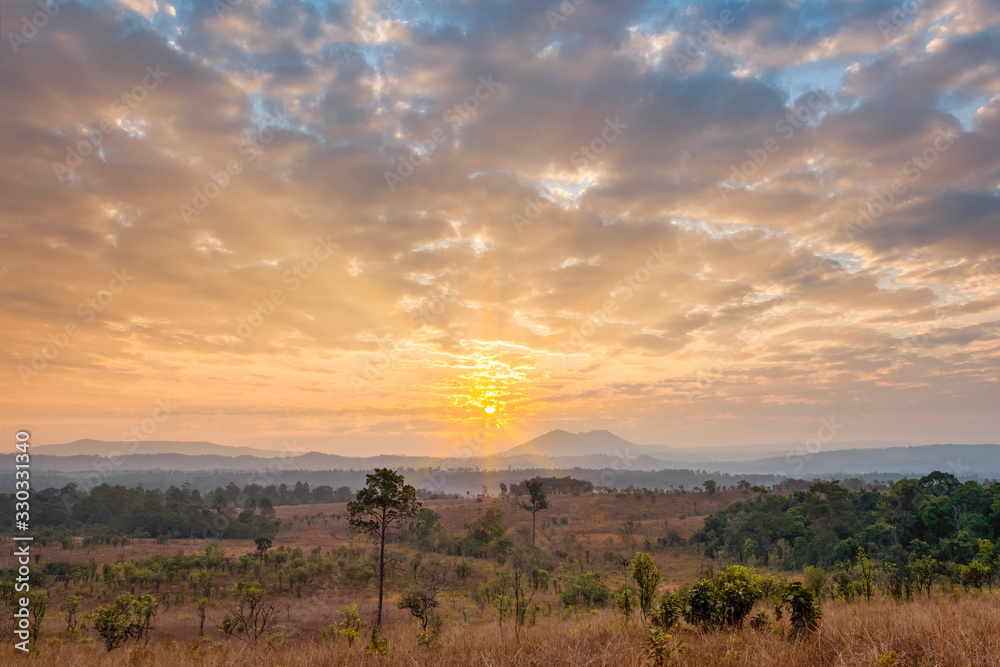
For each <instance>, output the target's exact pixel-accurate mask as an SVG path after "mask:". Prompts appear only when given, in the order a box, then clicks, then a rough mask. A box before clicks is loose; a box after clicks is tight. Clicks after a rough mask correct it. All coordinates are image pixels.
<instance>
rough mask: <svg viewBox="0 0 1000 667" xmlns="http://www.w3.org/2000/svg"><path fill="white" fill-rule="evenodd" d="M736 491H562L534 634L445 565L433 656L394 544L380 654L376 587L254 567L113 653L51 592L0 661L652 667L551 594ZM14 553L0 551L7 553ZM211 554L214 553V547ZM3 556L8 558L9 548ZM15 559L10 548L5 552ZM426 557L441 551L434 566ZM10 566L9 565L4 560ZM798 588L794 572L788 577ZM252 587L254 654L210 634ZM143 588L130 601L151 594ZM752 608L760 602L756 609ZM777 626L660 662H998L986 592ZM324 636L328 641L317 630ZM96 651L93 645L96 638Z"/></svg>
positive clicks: (700, 636)
mask: <svg viewBox="0 0 1000 667" xmlns="http://www.w3.org/2000/svg"><path fill="white" fill-rule="evenodd" d="M741 497H742V496H741V495H740V494H739V493H738V492H736V491H720V492H719V493H717V494H715V495H714V496H711V497H709V496H708V495H707V494H704V493H668V494H657V495H656V496H655V499H653V498H652V497H649V496H647V497H641V498H637V497H636V496H633V495H619V496H616V495H614V494H602V495H596V496H579V497H572V496H555V497H551V498H550V506H549V508H548V509H547V510H545V511H544V512H542V513H540V514H539V515H538V517H539V545H540V546H541V547H542V548H543V549H544V550H545V551H546V552H547V553H549V554H558V555H557V556H553V557H552V559H551V562H552V566H551V569H552V573H551V574H552V579H553V581H552V586H551V587H549V588H547V589H545V590H538V591H535V592H534V593H533V595H534V598H533V600H532V602H533V604H535V605H538V610H537V612H536V613H534V614H532V615H531V617H530V619H529V621H528V623H527V624H526V625H525V626H524V627H523V629H522V630H521V631H520V633H518V634H517V635H515V632H514V624H513V622H512V620H511V619H509V618H508V619H506V620H505V621H504V622H503V624H502V625H501V624H500V623H498V617H497V613H496V611H495V610H494V609H493V608H492V607H490V606H489V605H484V604H481V603H480V602H478V601H477V600H475V599H474V596H473V591H474V588H475V586H476V585H477V584H480V583H482V582H487V581H490V580H492V579H493V578H494V577H495V574H496V572H497V571H498V570H499V569H500V568H501V566H500V565H499V564H498V563H497V562H496V561H495V560H492V559H470V558H459V557H456V556H447V557H440V558H442V559H443V560H444V561H446V562H447V563H448V565H449V567H453V565H454V564H455V563H457V562H458V561H459V560H462V561H464V562H466V563H469V564H470V565H471V573H470V574H469V575H468V576H467V577H466V578H465V579H464V580H459V579H458V578H457V577H452V578H451V579H450V581H449V583H448V584H447V585H446V586H445V588H444V589H443V591H442V593H441V594H439V595H438V601H439V606H438V608H437V611H438V613H440V615H441V617H442V619H443V621H444V622H443V629H442V630H441V633H440V635H439V637H438V638H437V640H436V641H435V642H434V643H433V644H432V645H431V646H430V647H428V646H422V645H420V644H419V643H418V641H417V634H418V632H419V631H420V627H419V625H418V623H417V620H416V619H415V618H413V617H412V616H411V615H410V614H409V613H408V612H407V611H405V610H400V609H397V608H396V605H395V604H394V601H395V599H396V598H397V597H398V595H399V594H400V592H401V591H402V590H403V589H404V588H405V587H406V585H407V584H408V583H409V582H411V581H412V580H413V575H412V572H411V571H410V568H411V563H412V558H413V556H414V555H415V554H416V551H415V549H414V548H413V547H412V546H408V545H405V544H403V545H396V546H395V547H394V548H393V551H392V555H393V561H394V565H395V567H394V568H393V569H392V573H391V576H390V577H389V579H388V584H387V599H388V602H387V618H386V620H385V622H384V631H383V637H384V638H385V639H386V640H387V645H388V651H387V653H385V654H384V655H375V654H372V653H370V652H366V650H365V643H366V642H365V640H366V639H367V636H368V629H367V628H368V624H370V623H371V620H372V617H373V612H374V606H375V598H376V590H375V588H374V585H373V583H372V582H371V581H368V582H367V583H361V584H359V583H357V582H350V581H345V580H344V578H343V577H341V576H340V575H339V574H338V573H337V572H327V573H326V574H321V575H318V576H315V577H310V578H309V580H308V581H306V583H305V585H304V586H303V587H302V590H301V591H300V592H299V594H296V593H293V592H292V587H291V586H290V585H289V583H288V582H287V581H281V580H280V575H279V574H278V572H277V569H276V568H273V567H269V566H267V565H266V564H265V565H264V566H263V567H260V569H259V571H257V570H255V571H254V572H252V573H250V574H248V573H246V572H239V571H234V572H229V571H221V572H218V573H216V574H215V575H213V576H214V579H213V587H214V593H213V595H212V600H211V603H210V605H209V607H208V609H207V610H206V620H205V631H204V637H199V636H198V628H199V622H200V621H199V618H198V613H197V611H196V606H195V603H196V599H195V598H196V597H197V596H196V595H195V594H194V593H193V592H192V591H191V590H190V586H189V583H188V581H187V580H186V578H185V577H184V576H176V577H173V578H172V579H169V580H164V581H161V582H159V585H158V590H156V591H155V594H156V595H157V597H158V599H159V600H160V613H159V614H158V616H157V618H156V621H155V624H154V629H153V632H152V635H151V638H150V640H149V643H148V645H133V644H132V643H129V644H126V646H125V647H123V648H119V649H116V650H114V651H112V652H110V653H109V652H107V651H105V650H104V647H103V645H102V644H101V641H100V638H99V637H98V636H97V633H96V632H95V631H94V629H93V624H92V622H86V621H85V622H84V627H83V628H82V629H78V630H77V631H76V632H74V633H68V632H67V631H66V628H65V626H66V622H65V620H64V614H63V613H62V612H60V610H59V608H60V606H61V604H62V603H63V601H65V599H66V598H67V596H69V595H72V594H78V595H81V596H82V597H83V607H84V611H90V610H92V609H94V608H95V607H97V606H99V605H102V604H107V603H109V602H111V601H113V600H114V597H115V591H112V590H109V589H108V587H107V586H106V585H104V583H103V582H101V581H97V580H92V581H89V582H74V583H67V584H66V585H58V586H51V587H50V589H49V591H48V592H49V596H50V602H49V609H48V612H47V614H46V617H45V620H44V623H43V624H42V627H41V632H40V636H39V640H38V643H37V645H35V646H34V647H33V650H32V654H31V655H30V656H24V655H21V654H19V652H17V651H15V650H14V648H13V647H12V646H10V645H4V646H2V647H0V664H15V660H16V661H17V664H22V663H24V662H25V660H26V661H27V663H30V664H33V665H38V666H39V667H50V666H51V667H56V666H59V667H64V666H67V665H84V666H90V665H93V666H95V667H96V666H108V667H110V666H118V665H121V666H125V665H149V666H150V667H152V666H158V665H163V666H167V665H169V666H170V667H181V666H187V665H192V666H193V665H202V666H216V665H218V666H222V665H268V666H271V665H273V666H281V667H306V666H314V665H315V666H319V665H440V666H451V665H455V666H458V665H462V666H465V665H483V666H486V665H540V666H541V665H616V666H620V667H625V666H629V665H637V666H638V665H643V664H648V663H647V656H646V653H645V651H644V647H643V639H644V637H645V636H646V634H647V632H648V627H647V625H646V624H645V622H644V621H643V620H642V617H641V615H639V614H634V615H632V616H631V617H630V618H625V617H623V616H622V614H620V613H618V612H617V611H615V610H613V609H612V607H611V606H610V605H609V606H606V607H603V608H600V609H596V610H591V609H587V608H580V609H572V610H569V609H566V608H565V607H564V605H562V604H560V602H559V597H558V593H557V590H558V588H559V587H560V585H564V584H565V582H566V581H567V580H568V579H569V578H571V577H573V576H576V575H578V574H580V573H582V572H584V571H591V570H593V571H596V572H598V573H599V574H600V576H601V577H602V578H603V579H604V580H605V581H606V582H607V583H608V584H609V585H610V586H611V587H612V588H615V587H617V586H619V585H621V584H622V583H624V582H625V576H624V574H623V573H622V572H621V570H620V569H618V568H617V567H616V565H615V564H614V563H613V562H612V560H611V559H610V558H608V557H606V554H607V553H608V552H611V553H615V554H623V555H624V554H627V553H628V552H629V549H628V548H627V547H626V545H623V544H622V541H623V536H622V534H621V527H622V525H623V523H624V522H626V521H630V520H631V521H633V522H636V523H637V524H638V528H637V529H636V531H635V534H634V536H633V538H632V539H634V540H635V542H634V544H633V545H632V548H633V549H638V550H646V539H647V538H651V539H652V541H653V543H654V544H655V536H657V535H663V534H664V533H665V532H666V531H668V530H676V531H677V532H678V534H679V535H680V536H682V537H684V538H687V537H689V536H690V535H691V534H692V533H694V532H695V531H696V530H698V529H699V528H700V527H701V526H702V523H703V518H704V516H705V515H707V514H708V513H709V512H712V511H716V510H719V509H722V508H724V507H726V506H728V505H729V504H731V503H732V502H734V501H735V500H738V499H740V498H741ZM424 505H425V507H429V508H430V509H433V510H434V511H435V512H438V513H439V514H440V515H441V521H442V523H443V524H444V527H445V528H446V530H447V531H448V532H450V533H455V534H462V533H464V531H465V529H466V526H468V525H469V524H470V523H472V522H473V521H475V520H476V519H477V518H478V517H480V516H481V515H483V513H484V512H485V510H486V509H487V508H491V507H496V508H499V509H501V510H502V511H503V512H504V520H505V523H506V525H507V530H508V534H510V535H512V536H513V537H514V538H515V539H517V540H524V539H527V540H529V541H530V525H531V517H530V514H529V513H527V512H525V511H523V510H520V509H518V507H517V506H516V504H514V503H511V502H509V501H507V500H502V499H496V498H491V499H485V500H483V501H477V500H474V499H467V500H437V501H427V502H425V503H424ZM276 510H277V515H278V517H279V518H281V519H282V528H281V531H280V532H279V534H278V536H277V538H276V539H275V540H274V547H275V549H277V548H278V547H280V546H283V547H286V548H287V549H293V548H295V547H299V548H301V549H302V550H303V552H304V553H306V554H308V553H309V552H310V551H313V550H314V549H317V548H318V549H319V550H320V552H321V553H323V554H326V553H329V552H331V551H335V550H337V549H338V548H342V547H352V546H353V547H359V548H364V549H366V553H368V554H370V553H371V549H372V546H371V544H370V542H368V541H367V540H366V539H365V538H364V537H363V536H359V535H357V534H355V533H353V532H352V531H351V530H350V529H349V527H348V524H347V521H346V517H345V512H346V508H345V505H344V504H331V505H307V506H285V507H278V508H276ZM8 544H9V543H8ZM214 544H215V545H220V544H219V543H214ZM208 545H209V542H207V541H204V540H171V541H169V542H166V543H157V542H156V541H155V540H134V541H132V542H131V543H129V544H126V545H123V546H110V545H102V546H93V545H92V546H90V547H87V548H84V547H82V546H81V545H80V543H79V541H78V542H77V545H76V546H74V547H73V548H70V549H63V548H61V547H60V546H58V545H49V546H46V547H41V548H40V549H38V553H39V554H40V559H41V563H42V564H44V563H46V562H52V561H69V562H87V561H89V560H91V559H96V561H97V562H98V563H99V564H101V565H103V564H106V563H116V562H129V561H138V560H142V559H146V558H149V557H150V556H153V555H155V554H177V553H178V552H179V551H184V552H186V553H199V552H203V551H204V550H205V548H206V546H208ZM220 546H222V547H223V548H224V549H225V551H226V554H227V555H229V556H240V555H243V554H251V553H254V551H255V546H254V544H253V542H252V541H249V540H243V541H225V542H224V543H222V544H221V545H220ZM3 551H4V552H5V553H4V554H3V560H5V561H9V560H10V558H11V556H10V555H9V554H8V553H7V552H8V549H4V550H3ZM10 553H12V550H11V551H10ZM432 557H435V556H432ZM653 557H654V559H655V560H656V564H657V566H658V567H659V569H660V572H661V574H662V580H661V583H660V590H661V592H665V591H667V590H672V589H675V588H676V587H677V586H680V585H684V584H689V583H691V582H692V581H693V580H694V579H695V578H696V577H697V575H698V573H699V572H700V571H701V570H702V569H703V568H705V567H708V566H711V565H713V563H712V561H710V560H709V559H707V558H705V557H703V556H701V555H698V554H697V553H694V552H692V551H691V550H690V549H689V548H687V547H673V548H659V549H654V550H653ZM9 564H10V563H9V562H5V563H3V565H9ZM782 574H784V575H785V576H788V577H789V578H794V577H796V576H797V575H796V574H795V573H782ZM248 580H255V581H258V582H260V584H261V585H262V586H264V588H266V589H267V590H268V596H269V598H270V599H271V600H272V601H273V602H274V603H275V605H276V607H277V609H278V615H277V622H278V624H279V625H280V627H279V628H278V632H277V633H275V634H273V635H270V636H269V637H267V638H266V639H262V640H261V641H260V642H259V643H258V644H257V645H256V646H250V645H248V644H247V643H246V642H243V641H240V640H237V639H234V638H231V637H227V636H226V635H224V634H223V633H222V632H221V631H220V630H219V628H218V625H219V623H220V622H221V620H222V618H223V616H224V615H225V614H226V613H227V610H228V609H229V608H230V607H231V606H232V604H233V598H234V596H235V593H234V591H233V585H234V584H235V583H236V582H238V581H248ZM146 589H149V590H152V589H151V588H149V587H148V586H147V587H146V588H143V587H141V586H140V587H139V590H136V591H135V592H136V593H139V592H144V591H145V590H146ZM348 604H357V605H358V608H359V611H360V614H361V618H362V621H363V623H364V624H365V627H364V628H363V630H362V637H361V639H360V640H359V641H356V642H354V643H353V644H349V643H348V641H347V640H346V639H345V638H344V637H342V636H338V635H336V634H335V633H331V632H330V631H329V628H330V626H331V625H332V624H334V623H336V622H337V620H338V618H339V617H338V614H337V612H338V611H339V610H342V609H343V608H344V607H345V606H346V605H348ZM759 607H760V608H761V609H765V608H766V605H764V604H763V603H760V604H759ZM783 627H784V626H783V625H781V624H780V623H779V622H778V621H776V620H774V619H773V615H772V620H771V622H770V625H769V627H768V628H767V629H763V630H759V629H758V630H754V629H751V628H750V627H749V626H747V627H744V628H743V629H742V630H738V631H733V632H702V631H700V630H697V629H695V628H693V627H691V626H687V625H684V624H682V626H681V627H680V628H679V629H678V628H675V629H674V630H673V631H672V635H673V636H674V638H679V637H683V639H684V645H685V646H684V650H683V652H681V653H678V654H676V655H674V656H673V658H671V661H670V662H668V663H667V664H676V665H706V666H715V665H720V666H721V665H745V666H751V665H753V666H758V665H787V666H789V667H791V666H798V665H843V666H852V667H853V666H859V667H860V666H864V667H869V666H871V665H880V666H888V665H900V666H902V665H914V666H919V667H932V666H942V667H943V666H949V667H950V666H952V665H954V666H956V667H965V666H967V665H972V666H980V665H982V666H984V667H985V666H987V665H990V666H992V665H997V664H1000V598H998V596H997V595H996V594H994V593H992V592H988V591H983V592H982V593H979V594H975V595H969V594H967V593H965V592H964V591H962V589H960V588H957V587H956V588H951V587H946V588H941V587H939V588H937V589H935V591H934V594H933V596H932V597H930V598H927V597H920V596H918V597H917V598H915V599H913V600H911V601H909V602H894V601H890V600H884V599H876V600H873V601H872V602H869V603H865V602H859V603H855V604H851V603H847V602H843V601H835V600H829V599H828V600H825V601H824V602H823V620H822V622H821V624H820V627H819V630H818V631H817V632H816V633H814V634H813V635H811V636H808V637H807V638H805V639H801V640H799V641H796V642H791V641H789V640H788V639H787V638H786V637H785V636H783V633H782V628H783ZM324 628H326V630H324ZM95 640H96V641H95Z"/></svg>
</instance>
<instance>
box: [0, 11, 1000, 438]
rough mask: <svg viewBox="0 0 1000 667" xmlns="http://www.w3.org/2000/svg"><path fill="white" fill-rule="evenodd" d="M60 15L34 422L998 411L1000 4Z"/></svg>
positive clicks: (807, 429)
mask: <svg viewBox="0 0 1000 667" xmlns="http://www.w3.org/2000/svg"><path fill="white" fill-rule="evenodd" d="M60 6H61V10H60V13H59V14H58V16H56V17H54V18H53V19H52V20H51V21H50V22H49V23H48V25H46V26H45V27H44V28H43V29H41V30H38V34H37V35H36V36H34V37H32V38H31V39H30V40H26V41H24V43H23V44H22V43H18V44H17V46H16V50H14V49H15V47H13V46H11V44H10V43H7V42H9V40H7V41H6V42H5V44H4V47H5V48H6V49H7V50H8V52H7V53H6V54H5V56H4V57H3V58H2V59H0V83H2V86H3V89H4V90H6V91H10V92H9V94H8V95H7V96H6V99H5V109H4V113H3V115H2V118H0V125H2V128H3V136H4V138H5V146H4V149H3V153H2V159H3V162H4V164H3V168H2V170H0V173H2V174H3V175H2V176H0V178H2V180H3V187H2V190H0V198H2V203H3V213H2V218H0V222H2V225H0V232H2V234H3V236H2V238H0V253H2V258H3V261H2V276H3V277H2V281H3V283H2V290H3V301H4V314H5V319H4V327H3V330H2V333H0V341H2V344H3V349H4V351H5V354H4V360H3V362H2V369H3V372H4V373H5V375H6V378H7V381H6V385H5V386H6V391H7V394H8V395H7V397H6V407H7V408H8V409H7V410H6V411H5V414H4V416H3V418H2V422H3V426H4V428H6V429H7V430H8V431H10V432H13V431H14V430H16V429H18V428H25V425H26V424H29V423H30V424H33V425H34V426H33V427H32V428H33V434H34V438H35V439H36V440H37V441H38V442H39V443H55V442H66V441H71V440H74V439H77V438H97V439H106V440H118V439H120V438H121V437H122V434H123V433H127V432H128V431H129V429H131V428H133V427H134V426H135V425H136V424H139V423H141V422H142V421H143V420H144V419H148V418H149V417H150V415H151V414H152V412H153V410H154V409H156V408H157V401H166V402H167V403H168V404H169V405H170V406H172V408H171V410H170V412H169V416H168V417H167V418H166V419H164V420H163V421H162V422H157V430H156V432H155V434H153V435H151V436H150V437H151V438H155V439H158V440H194V441H212V442H217V443H222V444H233V445H250V446H255V447H262V448H277V447H278V445H279V443H280V442H282V441H285V440H294V441H295V442H296V443H297V446H298V447H300V448H303V449H307V450H308V449H319V450H322V451H326V452H331V453H345V454H355V453H357V452H358V451H359V450H363V451H364V452H365V453H366V454H376V453H389V452H392V453H403V452H405V453H413V454H425V453H426V454H435V453H437V454H441V453H446V452H448V451H449V450H450V448H452V447H453V445H454V443H455V442H456V441H458V440H460V439H461V438H463V437H465V436H467V435H468V434H469V433H472V432H475V431H476V430H477V429H481V428H487V427H486V426H484V423H486V422H488V423H489V426H488V428H487V430H488V431H489V432H490V436H489V439H490V443H491V444H490V445H489V446H488V447H487V450H488V451H495V450H497V449H499V448H501V447H502V446H511V445H514V444H518V443H519V442H521V441H523V440H525V439H527V438H530V437H532V436H534V435H538V434H540V433H543V432H545V431H548V430H550V429H555V428H563V429H568V430H572V431H587V430H591V429H610V430H612V431H614V432H615V433H616V434H619V435H621V436H623V437H626V438H628V439H629V440H631V441H633V442H638V443H663V444H670V445H677V446H706V447H710V446H714V445H724V444H750V443H775V442H779V443H784V442H789V443H796V442H804V441H805V440H806V439H808V438H810V437H812V436H813V435H814V434H815V432H816V430H817V428H818V427H819V425H820V423H821V420H822V419H825V418H830V417H831V416H835V417H836V418H837V419H838V420H839V421H840V422H842V423H843V424H844V425H845V426H844V429H843V431H842V432H841V433H839V434H838V438H839V439H842V440H883V441H892V442H906V443H914V444H915V443H927V442H963V443H975V442H989V441H995V440H996V434H997V433H998V428H1000V411H998V410H997V409H996V408H997V400H998V398H1000V362H998V360H1000V341H998V333H1000V324H998V319H1000V260H998V259H997V258H998V257H1000V181H998V174H1000V41H998V39H1000V38H998V36H997V26H998V25H1000V8H998V6H997V3H995V2H991V1H988V0H973V1H971V2H964V3H936V4H934V5H933V7H930V8H927V9H926V10H925V9H921V10H920V12H919V14H917V15H915V16H914V17H911V18H908V19H907V20H906V21H900V22H898V24H891V26H890V27H891V30H883V29H880V27H879V24H878V21H879V20H882V19H885V20H889V19H888V17H889V14H890V12H891V10H892V8H891V7H889V5H885V6H882V5H878V6H876V4H872V3H868V2H860V3H847V4H846V5H832V4H831V5H817V6H813V5H812V4H810V3H802V4H799V5H795V6H794V7H789V8H788V9H787V11H784V10H783V13H782V14H781V16H782V17H784V18H781V19H779V18H777V15H776V14H773V13H770V12H769V11H768V9H767V7H765V6H764V5H760V6H758V4H757V3H753V2H751V3H749V4H748V5H745V4H744V3H737V4H736V5H735V7H737V8H738V9H733V10H732V11H734V12H735V13H734V14H733V16H734V19H733V21H732V22H727V23H725V24H724V25H723V24H722V23H720V24H719V25H721V26H723V27H722V28H721V33H720V34H721V37H717V36H712V35H709V36H708V37H706V38H704V39H702V37H701V36H700V32H701V31H704V30H705V28H704V25H705V24H706V22H712V21H715V20H717V19H718V17H719V16H720V15H721V12H722V11H723V10H724V9H725V8H727V7H729V8H731V9H732V7H733V6H732V5H731V4H719V3H715V2H708V3H700V4H697V5H689V4H676V3H662V4H655V5H639V4H636V3H624V4H622V3H605V2H588V3H584V4H583V5H581V6H580V7H578V8H577V10H576V11H575V12H574V13H573V14H572V15H571V16H568V17H564V19H565V20H562V21H557V22H555V24H554V25H553V24H552V21H551V17H549V18H547V15H546V10H547V9H551V8H550V7H548V6H547V5H539V4H538V3H532V2H515V3H483V4H481V5H478V6H477V7H476V8H472V7H470V6H469V5H468V4H465V3H452V2H433V3H427V2H416V3H407V2H403V3H400V4H399V6H398V8H397V9H398V11H395V12H391V11H388V10H386V8H385V7H384V6H383V5H380V4H379V3H377V2H362V3H355V4H349V5H331V4H328V3H311V2H297V3H291V2H289V3H280V4H277V5H274V4H270V3H263V2H246V3H242V4H241V5H240V6H238V7H234V8H231V11H226V12H222V13H219V12H217V11H216V9H214V8H213V6H212V3H209V2H202V3H192V2H175V3H170V4H168V3H166V2H158V3H157V2H141V1H139V0H120V1H119V2H114V1H112V0H94V1H93V2H90V1H87V2H72V3H67V4H61V5H60ZM393 7H397V5H396V3H393ZM35 11H37V4H36V3H34V2H27V1H21V0H15V1H13V2H11V3H5V5H4V9H3V12H4V14H3V18H4V26H5V27H6V26H8V25H10V26H13V25H20V21H21V18H22V16H23V15H25V16H30V15H31V14H32V13H33V12H35ZM713 25H714V24H713ZM801 25H809V26H813V27H811V28H810V29H809V30H808V31H802V30H799V31H796V30H793V29H792V28H790V27H789V26H801ZM5 40H6V38H5ZM699 40H700V41H699ZM691 43H694V44H695V45H696V46H697V49H695V50H693V49H692V47H691V46H690V44H691Z"/></svg>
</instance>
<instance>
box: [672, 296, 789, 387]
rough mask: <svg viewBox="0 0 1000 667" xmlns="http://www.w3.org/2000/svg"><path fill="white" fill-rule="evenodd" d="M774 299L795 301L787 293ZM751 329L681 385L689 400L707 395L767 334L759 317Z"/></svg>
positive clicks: (786, 303)
mask: <svg viewBox="0 0 1000 667" xmlns="http://www.w3.org/2000/svg"><path fill="white" fill-rule="evenodd" d="M773 300H774V301H777V302H779V303H781V304H784V305H786V306H791V305H793V304H794V303H795V299H793V298H792V297H790V296H788V295H787V294H782V295H780V296H777V297H775V298H774V299H773ZM749 329H750V333H749V334H747V333H744V334H742V338H738V339H737V340H736V342H735V343H733V344H732V345H730V346H729V347H727V348H726V350H725V352H724V353H723V354H721V355H720V356H718V357H716V359H715V361H714V362H713V363H712V365H711V366H709V367H708V368H707V369H706V368H702V369H699V370H698V373H697V379H696V380H695V381H693V382H687V383H685V384H683V385H681V390H682V391H684V393H685V394H686V396H687V400H688V402H691V401H694V400H695V399H696V398H703V397H705V396H707V395H708V391H709V389H710V388H711V387H712V385H713V384H715V382H716V381H717V379H718V377H717V375H718V373H719V372H721V371H724V370H725V369H727V368H729V367H730V366H732V365H733V364H735V363H736V361H737V359H738V358H739V357H740V355H742V354H743V353H744V352H746V351H747V350H749V349H750V347H751V346H752V345H753V344H754V343H756V342H759V341H760V340H762V339H763V338H764V337H766V335H767V332H766V331H765V330H764V327H763V326H761V323H760V319H759V318H753V319H752V320H750V325H749Z"/></svg>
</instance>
